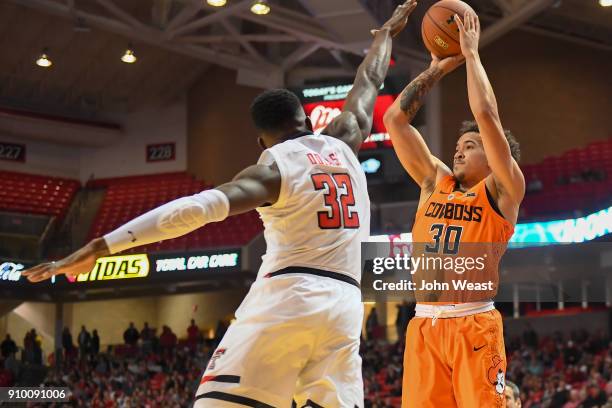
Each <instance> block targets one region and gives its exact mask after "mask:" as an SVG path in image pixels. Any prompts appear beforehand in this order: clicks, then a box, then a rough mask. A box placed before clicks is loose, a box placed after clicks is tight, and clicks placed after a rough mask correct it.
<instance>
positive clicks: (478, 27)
mask: <svg viewBox="0 0 612 408" xmlns="http://www.w3.org/2000/svg"><path fill="white" fill-rule="evenodd" d="M474 25H475V26H476V32H477V33H479V32H480V19H479V18H478V15H476V14H474Z"/></svg>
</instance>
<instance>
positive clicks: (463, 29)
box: [455, 14, 465, 33]
mask: <svg viewBox="0 0 612 408" xmlns="http://www.w3.org/2000/svg"><path fill="white" fill-rule="evenodd" d="M455 22H456V23H457V28H458V29H459V32H460V33H465V26H464V25H463V22H462V21H461V18H459V15H458V14H455Z"/></svg>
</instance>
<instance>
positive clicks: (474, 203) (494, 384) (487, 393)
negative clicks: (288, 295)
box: [385, 13, 525, 408]
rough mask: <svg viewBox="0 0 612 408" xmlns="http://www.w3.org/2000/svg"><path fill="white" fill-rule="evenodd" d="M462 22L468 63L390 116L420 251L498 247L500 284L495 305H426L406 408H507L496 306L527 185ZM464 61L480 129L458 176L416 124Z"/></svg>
mask: <svg viewBox="0 0 612 408" xmlns="http://www.w3.org/2000/svg"><path fill="white" fill-rule="evenodd" d="M455 19H456V20H457V24H458V26H459V31H460V42H461V52H462V54H463V55H462V56H461V55H460V56H455V57H450V58H446V59H444V60H439V59H437V58H435V57H433V61H432V63H431V66H430V67H429V68H428V69H427V70H426V71H425V72H423V73H422V74H421V75H419V76H418V77H417V78H416V79H415V80H413V81H412V82H411V83H410V84H409V85H408V86H407V87H406V89H404V91H403V92H402V94H401V95H400V96H399V97H398V98H397V100H396V101H395V103H394V104H393V105H392V107H391V108H390V109H389V110H388V112H387V113H386V115H385V125H386V127H387V129H388V131H389V133H390V134H391V138H392V140H393V144H394V147H395V151H396V153H397V155H398V157H399V159H400V161H401V162H402V164H403V166H404V168H405V169H406V170H407V171H408V173H409V174H410V176H411V177H412V178H413V179H414V180H415V181H416V182H417V183H418V184H419V186H420V187H421V197H420V201H419V207H418V210H417V214H416V218H415V224H414V228H413V241H414V242H415V243H418V242H421V243H423V245H424V252H426V253H427V252H429V253H436V254H440V253H446V254H452V255H456V254H457V250H458V251H459V253H460V254H461V251H463V250H461V249H459V247H460V245H459V244H461V246H463V247H466V246H469V245H464V243H465V242H468V243H496V244H499V245H501V246H503V249H502V250H501V251H499V252H498V253H497V255H498V256H497V257H496V258H495V259H493V260H492V261H493V262H490V263H489V266H488V270H487V271H488V273H489V274H493V275H495V279H494V286H493V288H492V289H489V290H483V291H481V292H480V293H481V295H482V294H484V296H489V298H486V297H481V298H479V299H478V301H463V302H452V303H449V302H442V303H431V302H419V303H418V304H417V309H416V318H414V319H412V320H411V321H410V324H409V326H408V330H407V334H406V351H405V357H404V381H403V397H402V407H403V408H434V407H435V408H449V407H462V408H477V407H505V397H504V388H505V377H504V376H505V370H506V358H505V352H504V340H503V333H502V319H501V315H500V314H499V312H498V311H497V310H495V308H494V306H493V302H492V300H491V298H492V297H493V296H494V295H495V294H496V291H497V267H498V262H499V257H501V254H502V253H503V250H505V245H506V243H507V242H508V240H509V239H510V237H511V236H512V233H513V230H514V225H515V223H516V220H517V217H518V212H519V205H520V203H521V201H522V199H523V196H524V193H525V180H524V177H523V174H522V172H521V170H520V168H519V166H518V164H517V161H518V158H519V149H518V143H517V142H516V140H515V139H514V137H513V136H512V135H511V133H510V132H508V131H505V130H504V129H503V127H502V125H501V122H500V119H499V114H498V110H497V103H496V100H495V95H494V93H493V89H492V87H491V84H490V82H489V80H488V78H487V75H486V72H485V70H484V68H483V66H482V64H481V62H480V57H479V55H478V41H479V38H480V24H479V21H478V17H477V16H476V15H474V14H469V13H466V15H465V16H464V20H463V21H464V22H463V23H462V22H461V20H460V19H459V17H458V16H455ZM464 60H465V62H466V68H467V88H468V97H469V103H470V108H471V110H472V113H473V115H474V118H475V119H476V121H475V122H465V123H464V126H463V128H462V129H461V136H460V138H459V140H458V141H457V146H456V152H455V156H454V160H453V168H452V170H451V169H449V168H448V167H447V166H446V165H444V164H443V163H442V161H440V160H439V159H438V158H436V157H434V156H433V155H432V154H431V152H430V151H429V149H428V147H427V145H426V144H425V142H424V140H423V138H422V136H421V135H420V134H419V132H418V131H417V130H416V129H415V128H414V127H412V126H411V125H410V122H411V121H412V119H413V118H414V116H415V114H416V113H417V111H418V110H419V108H420V107H421V105H422V103H423V99H424V97H425V95H426V94H427V92H428V91H429V90H430V89H431V87H432V86H433V85H434V84H435V83H436V82H437V81H438V80H440V79H441V78H442V77H443V76H444V75H446V74H447V73H449V72H450V71H452V70H453V69H455V68H456V67H457V66H459V65H460V64H461V63H463V61H464ZM475 245H476V244H475ZM487 271H485V272H487ZM455 272H456V271H455ZM434 298H435V297H434ZM417 299H418V296H417ZM436 299H437V300H438V301H439V300H440V299H441V298H440V297H438V298H436ZM426 300H427V299H426Z"/></svg>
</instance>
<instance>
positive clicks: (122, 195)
mask: <svg viewBox="0 0 612 408" xmlns="http://www.w3.org/2000/svg"><path fill="white" fill-rule="evenodd" d="M88 187H104V188H106V189H107V192H106V196H105V198H104V201H103V202H102V206H101V208H100V210H99V212H98V214H97V216H96V219H95V220H94V223H93V225H92V229H91V233H90V238H93V237H97V236H101V235H103V234H105V233H107V232H109V231H112V230H113V229H115V228H117V227H118V226H120V225H122V224H124V223H125V222H126V221H129V220H130V219H132V218H134V217H136V216H138V215H140V214H142V213H144V212H146V211H148V210H150V209H152V208H155V207H157V206H159V205H161V204H164V203H167V202H168V201H171V200H173V199H176V198H179V197H183V196H187V195H191V194H195V193H198V192H200V191H202V190H206V189H209V188H212V186H211V185H207V184H205V183H204V182H202V181H198V180H195V179H194V178H193V177H192V176H190V175H188V174H187V173H167V174H156V175H147V176H132V177H120V178H113V179H103V180H95V181H91V182H89V183H88ZM262 229H263V226H262V224H261V221H260V220H259V216H258V215H257V213H256V212H255V211H251V212H248V213H246V214H241V215H238V216H234V217H230V218H228V219H227V220H225V221H223V222H220V223H212V224H209V225H207V226H205V227H204V228H200V229H198V230H196V231H194V232H192V233H191V234H188V235H185V236H182V237H179V238H176V239H172V240H167V241H163V242H160V243H155V244H151V245H148V246H146V247H141V248H138V251H143V250H144V251H151V252H153V251H172V250H177V251H178V250H187V249H198V248H209V247H227V246H240V245H244V244H246V243H248V242H249V241H250V240H251V239H253V237H255V236H256V235H257V234H259V233H260V232H261V231H262Z"/></svg>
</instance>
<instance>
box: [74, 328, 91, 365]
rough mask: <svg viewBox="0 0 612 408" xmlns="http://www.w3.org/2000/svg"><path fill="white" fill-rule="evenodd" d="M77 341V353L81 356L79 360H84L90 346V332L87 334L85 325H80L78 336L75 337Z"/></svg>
mask: <svg viewBox="0 0 612 408" xmlns="http://www.w3.org/2000/svg"><path fill="white" fill-rule="evenodd" d="M77 342H78V343H79V355H80V356H81V360H84V359H85V358H87V355H88V354H89V348H90V347H91V334H89V332H88V331H87V329H86V328H85V326H81V332H80V333H79V337H77Z"/></svg>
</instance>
